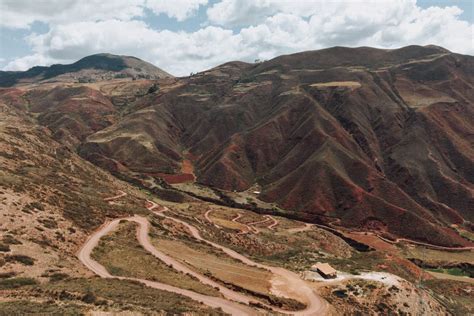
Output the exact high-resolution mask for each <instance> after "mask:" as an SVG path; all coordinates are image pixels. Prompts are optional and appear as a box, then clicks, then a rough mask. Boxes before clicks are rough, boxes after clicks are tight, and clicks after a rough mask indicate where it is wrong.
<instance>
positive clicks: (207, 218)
mask: <svg viewBox="0 0 474 316" xmlns="http://www.w3.org/2000/svg"><path fill="white" fill-rule="evenodd" d="M211 212H212V210H208V211H207V212H206V213H204V218H205V219H206V220H207V221H208V222H209V223H211V224H212V225H214V227H215V228H218V229H221V227H220V226H219V225H217V224H216V223H214V222H213V221H212V220H211V218H210V217H209V214H210V213H211Z"/></svg>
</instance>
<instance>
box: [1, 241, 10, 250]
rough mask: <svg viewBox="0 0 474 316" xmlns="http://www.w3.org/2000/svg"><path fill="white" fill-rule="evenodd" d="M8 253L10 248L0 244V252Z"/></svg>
mask: <svg viewBox="0 0 474 316" xmlns="http://www.w3.org/2000/svg"><path fill="white" fill-rule="evenodd" d="M8 251H10V246H8V245H5V244H2V243H0V252H8Z"/></svg>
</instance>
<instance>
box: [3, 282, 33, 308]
mask: <svg viewBox="0 0 474 316" xmlns="http://www.w3.org/2000/svg"><path fill="white" fill-rule="evenodd" d="M34 284H37V282H36V280H35V279H32V278H11V279H0V290H5V289H16V288H19V287H22V286H25V285H34ZM0 310H1V309H0Z"/></svg>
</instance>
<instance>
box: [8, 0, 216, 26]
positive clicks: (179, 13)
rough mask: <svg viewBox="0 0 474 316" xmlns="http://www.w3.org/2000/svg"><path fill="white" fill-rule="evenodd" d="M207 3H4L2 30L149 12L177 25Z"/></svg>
mask: <svg viewBox="0 0 474 316" xmlns="http://www.w3.org/2000/svg"><path fill="white" fill-rule="evenodd" d="M207 2H208V0H87V1H78V0H2V1H0V12H1V18H0V26H3V27H8V28H28V27H29V26H30V25H31V24H32V23H33V22H35V21H39V22H43V23H48V24H50V23H52V24H65V23H74V22H84V21H94V22H95V21H100V20H110V19H117V20H123V21H127V20H130V19H132V18H135V17H142V16H143V15H144V11H143V9H144V8H145V7H146V8H149V9H150V10H151V11H153V13H155V14H156V15H158V14H160V13H164V14H166V15H168V16H169V17H171V18H176V19H177V20H178V21H183V20H185V19H187V18H189V17H191V16H193V15H194V14H195V13H196V11H197V10H198V9H199V6H201V5H206V4H207Z"/></svg>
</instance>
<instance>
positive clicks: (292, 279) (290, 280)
mask: <svg viewBox="0 0 474 316" xmlns="http://www.w3.org/2000/svg"><path fill="white" fill-rule="evenodd" d="M149 202H151V201H149ZM151 203H154V202H151ZM154 214H156V215H157V216H160V217H164V218H167V219H170V220H173V221H175V222H177V223H180V224H182V225H183V226H185V227H187V228H188V229H189V231H190V232H191V235H192V236H193V237H194V238H195V239H197V240H199V241H203V242H205V243H207V244H209V245H211V246H213V247H215V248H217V249H220V250H222V251H223V252H225V253H226V254H227V255H228V256H230V257H232V258H234V259H237V260H240V261H241V262H243V263H245V264H247V265H249V266H255V267H258V268H262V269H265V270H268V271H270V272H272V273H273V274H274V275H275V279H276V280H275V283H277V284H278V286H277V287H278V292H279V293H281V294H283V295H284V296H287V297H295V296H296V297H298V298H299V300H301V301H302V302H303V303H305V304H306V305H307V307H306V309H304V310H301V311H294V312H288V311H282V310H278V311H279V312H281V313H285V314H290V315H325V314H326V311H327V308H328V304H327V302H326V301H325V300H324V299H322V298H321V297H319V296H318V295H317V294H316V293H315V292H314V291H313V290H312V288H311V287H309V286H308V285H307V284H306V282H305V281H304V280H302V279H301V278H300V277H299V276H298V275H297V274H296V273H294V272H291V271H289V270H286V269H283V268H277V267H271V266H267V265H264V264H261V263H257V262H254V261H252V260H251V259H249V258H247V257H245V256H243V255H241V254H239V253H238V252H236V251H234V250H232V249H229V248H227V247H224V246H221V245H219V244H217V243H214V242H212V241H209V240H207V239H204V238H203V237H201V234H200V233H199V230H198V229H197V228H196V227H194V226H192V225H191V224H188V223H187V222H185V221H182V220H180V219H177V218H174V217H171V216H168V215H165V214H163V212H154Z"/></svg>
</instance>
